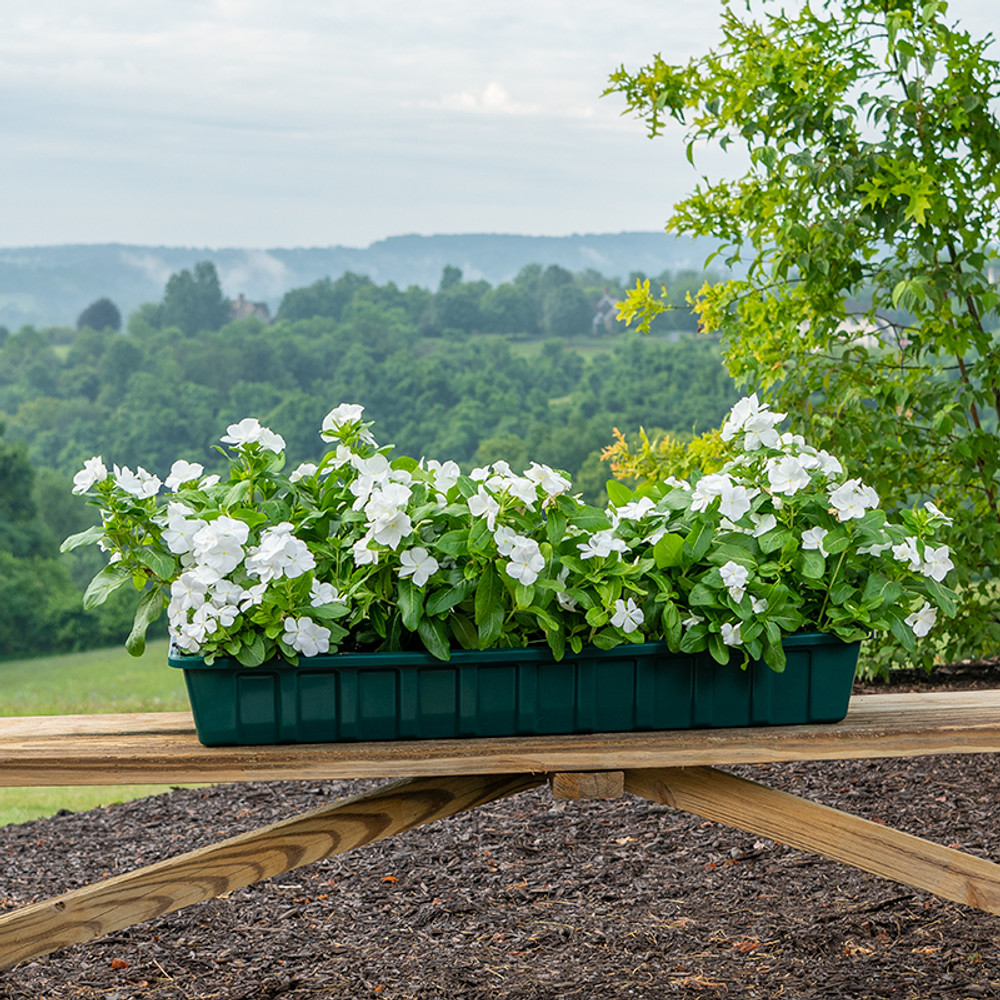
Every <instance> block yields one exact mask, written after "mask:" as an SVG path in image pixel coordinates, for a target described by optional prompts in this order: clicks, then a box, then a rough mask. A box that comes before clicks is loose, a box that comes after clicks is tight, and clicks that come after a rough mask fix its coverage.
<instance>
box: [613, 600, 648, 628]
mask: <svg viewBox="0 0 1000 1000" xmlns="http://www.w3.org/2000/svg"><path fill="white" fill-rule="evenodd" d="M645 620H646V618H645V615H644V614H643V613H642V608H640V607H639V606H638V605H637V604H636V603H635V601H634V600H633V599H632V598H631V597H630V598H629V599H628V603H626V602H625V601H623V600H622V599H621V598H619V599H618V600H616V601H615V613H614V614H613V615H612V616H611V624H612V625H614V626H615V628H620V629H621V630H622V631H623V632H626V633H628V632H634V631H635V630H636V629H637V628H638V627H639V626H640V625H641V624H642V623H643V622H644V621H645Z"/></svg>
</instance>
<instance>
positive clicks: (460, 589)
mask: <svg viewBox="0 0 1000 1000" xmlns="http://www.w3.org/2000/svg"><path fill="white" fill-rule="evenodd" d="M470 593H471V587H470V585H469V583H468V581H467V582H465V583H462V584H459V585H458V586H457V587H448V588H447V589H446V590H436V591H434V593H433V594H431V595H430V597H428V598H427V600H426V601H425V602H424V603H425V607H426V610H427V614H429V615H439V614H441V613H442V612H444V611H450V610H451V609H452V608H453V607H455V605H456V604H461V603H462V601H464V600H465V599H466V597H468V596H469V594H470Z"/></svg>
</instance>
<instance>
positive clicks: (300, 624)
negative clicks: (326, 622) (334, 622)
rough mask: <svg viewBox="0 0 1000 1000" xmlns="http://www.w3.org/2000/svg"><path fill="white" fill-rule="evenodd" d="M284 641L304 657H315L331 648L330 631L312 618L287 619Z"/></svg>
mask: <svg viewBox="0 0 1000 1000" xmlns="http://www.w3.org/2000/svg"><path fill="white" fill-rule="evenodd" d="M282 639H283V640H284V641H285V642H286V643H287V644H288V645H289V646H291V647H292V649H294V650H297V651H298V652H300V653H301V654H302V655H303V656H315V655H316V654H317V653H325V652H326V651H327V650H328V649H329V648H330V630H329V629H328V628H323V626H322V625H317V624H316V622H314V621H313V620H312V619H311V618H286V619H285V634H284V635H283V636H282Z"/></svg>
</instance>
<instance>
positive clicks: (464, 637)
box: [448, 614, 479, 649]
mask: <svg viewBox="0 0 1000 1000" xmlns="http://www.w3.org/2000/svg"><path fill="white" fill-rule="evenodd" d="M448 621H449V623H450V624H451V631H452V635H454V636H455V638H456V639H457V640H458V644H459V645H460V646H461V647H462V648H463V649H479V633H478V632H476V627H475V626H474V625H473V624H472V622H470V621H469V619H468V618H466V617H465V615H460V614H453V615H451V616H449V618H448Z"/></svg>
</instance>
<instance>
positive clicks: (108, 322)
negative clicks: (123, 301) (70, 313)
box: [76, 299, 122, 331]
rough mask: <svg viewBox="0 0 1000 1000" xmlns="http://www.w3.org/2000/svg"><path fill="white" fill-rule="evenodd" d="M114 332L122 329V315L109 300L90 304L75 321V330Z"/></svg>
mask: <svg viewBox="0 0 1000 1000" xmlns="http://www.w3.org/2000/svg"><path fill="white" fill-rule="evenodd" d="M85 327H86V328H87V329H88V330H115V331H118V330H120V329H121V328H122V314H121V313H120V312H119V311H118V306H116V305H115V304H114V302H112V301H111V299H97V300H96V301H95V302H91V303H90V305H89V306H87V308H86V309H84V310H83V312H82V313H80V315H79V316H78V317H77V319H76V328H77V329H78V330H82V329H84V328H85Z"/></svg>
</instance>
